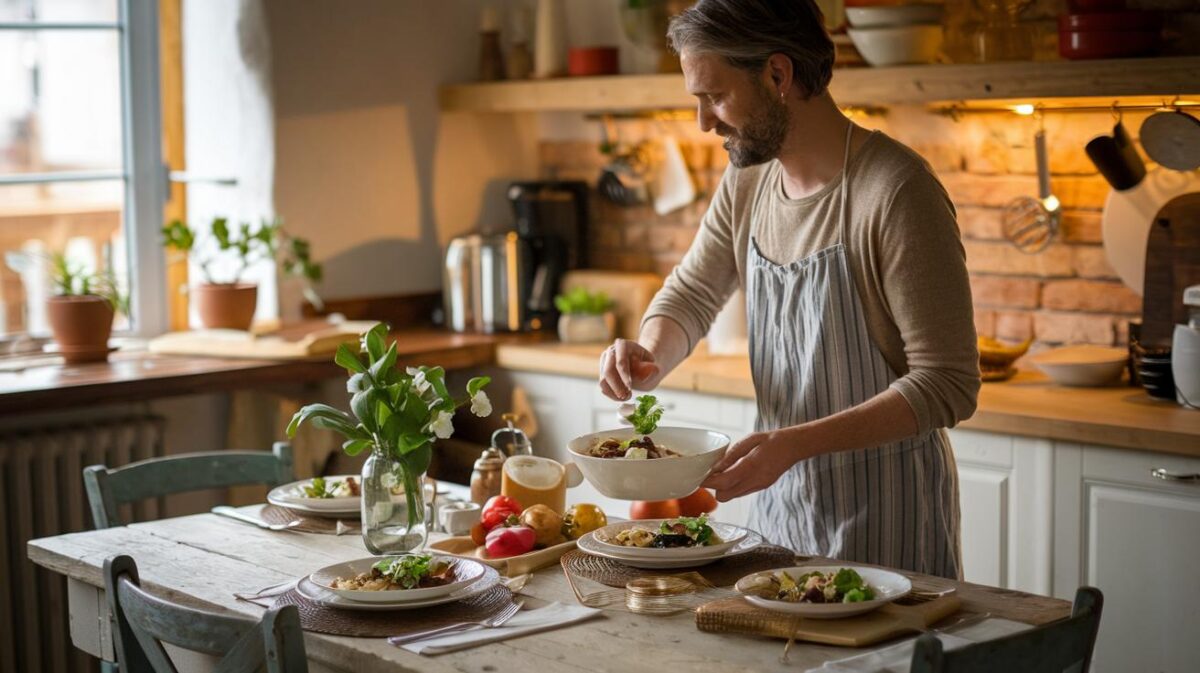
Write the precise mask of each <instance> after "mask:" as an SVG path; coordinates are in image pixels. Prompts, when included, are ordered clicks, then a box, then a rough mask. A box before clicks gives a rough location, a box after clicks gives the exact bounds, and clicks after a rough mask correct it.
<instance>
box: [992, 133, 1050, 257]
mask: <svg viewBox="0 0 1200 673" xmlns="http://www.w3.org/2000/svg"><path fill="white" fill-rule="evenodd" d="M1033 147H1034V151H1035V152H1036V154H1037V174H1038V198H1036V199H1035V198H1033V197H1032V196H1022V197H1019V198H1016V199H1013V200H1012V201H1010V202H1009V203H1008V205H1007V206H1005V207H1004V214H1003V217H1002V220H1001V223H1002V225H1003V229H1004V238H1006V239H1008V242H1009V243H1012V244H1013V246H1015V247H1016V248H1017V250H1020V251H1021V252H1023V253H1026V254H1030V255H1032V254H1034V253H1038V252H1041V251H1043V250H1045V249H1046V246H1048V245H1050V241H1052V240H1053V239H1054V235H1055V234H1056V233H1058V226H1059V220H1060V218H1061V215H1062V204H1061V203H1059V200H1058V197H1056V196H1054V195H1053V194H1051V193H1050V167H1049V162H1048V161H1047V159H1046V131H1045V129H1043V128H1039V129H1038V131H1037V133H1035V134H1034V135H1033Z"/></svg>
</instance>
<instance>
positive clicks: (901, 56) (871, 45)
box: [846, 24, 942, 66]
mask: <svg viewBox="0 0 1200 673" xmlns="http://www.w3.org/2000/svg"><path fill="white" fill-rule="evenodd" d="M846 32H847V33H848V34H849V35H850V39H851V40H852V41H853V42H854V46H855V48H857V49H858V51H859V53H861V54H862V57H863V58H864V59H866V61H867V63H870V64H871V65H873V66H887V65H901V64H905V63H933V62H934V61H936V60H937V58H938V52H939V51H941V48H942V27H941V26H940V25H938V24H921V25H915V26H887V27H882V28H849V29H847V30H846Z"/></svg>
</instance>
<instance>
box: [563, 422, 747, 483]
mask: <svg viewBox="0 0 1200 673" xmlns="http://www.w3.org/2000/svg"><path fill="white" fill-rule="evenodd" d="M639 436H640V435H638V434H637V433H636V432H634V430H633V428H619V429H616V430H604V431H602V432H594V433H591V434H588V435H583V436H581V437H576V438H575V439H572V440H571V441H569V442H567V450H568V451H569V452H570V454H571V460H572V462H574V463H575V465H577V466H578V467H579V471H580V472H582V473H583V477H584V479H587V480H588V482H589V483H590V484H591V485H592V486H595V487H596V490H597V491H600V493H601V494H602V495H605V496H608V497H609V498H616V499H618V500H671V499H673V498H683V497H686V496H689V495H691V494H692V493H695V492H696V489H698V488H700V483H701V482H703V481H704V478H705V477H707V476H708V472H709V470H711V469H712V466H713V465H714V464H715V463H716V462H717V461H718V460H719V459H720V458H721V456H723V455H725V450H726V449H728V448H729V436H728V435H723V434H721V433H719V432H713V431H711V430H700V429H697V428H668V427H660V428H658V429H657V430H655V431H654V434H652V435H650V438H651V439H652V440H654V443H655V444H661V445H663V446H665V447H667V448H669V449H672V450H673V451H676V452H678V453H680V454H683V455H680V456H675V457H671V458H655V459H653V460H629V459H625V458H596V457H593V456H590V455H588V449H589V448H591V446H592V445H593V444H595V443H596V442H599V441H603V440H605V439H609V438H612V439H616V440H618V441H624V440H626V439H634V438H636V437H639Z"/></svg>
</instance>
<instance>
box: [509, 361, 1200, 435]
mask: <svg viewBox="0 0 1200 673" xmlns="http://www.w3.org/2000/svg"><path fill="white" fill-rule="evenodd" d="M602 350H603V347H602V346H594V345H588V346H581V345H565V344H558V343H554V344H537V345H520V344H510V345H503V346H500V347H499V348H497V350H496V361H497V363H498V364H499V365H500V366H502V367H506V368H509V369H517V370H526V371H537V372H545V373H553V374H566V375H570V376H581V377H588V378H591V377H595V376H596V373H597V362H598V359H599V356H600V352H601V351H602ZM662 385H663V386H664V387H666V388H670V389H674V390H689V391H693V392H699V393H707V394H711V395H723V396H727V397H739V398H743V399H754V386H753V383H752V382H751V379H750V362H749V360H748V359H747V358H746V357H744V356H732V357H715V356H709V355H707V354H705V353H702V352H697V353H695V354H693V355H692V357H690V358H688V359H687V360H685V361H684V362H683V364H681V365H680V366H679V367H678V368H677V369H676V370H675V371H673V372H672V373H671V374H670V376H668V377H667V378H666V379H665V380H664V381H663V383H662ZM958 427H960V428H964V429H969V430H985V431H989V432H1000V433H1005V434H1011V435H1024V436H1030V437H1043V438H1049V439H1058V440H1064V441H1071V442H1082V443H1088V444H1101V445H1106V446H1119V447H1124V448H1130V449H1144V450H1151V451H1163V452H1166V453H1176V454H1181V455H1186V456H1196V457H1200V411H1195V410H1189V409H1184V408H1183V407H1180V406H1179V405H1177V404H1174V403H1172V402H1168V401H1164V400H1156V399H1153V398H1151V397H1150V396H1148V395H1147V394H1146V393H1145V392H1143V391H1142V390H1140V389H1137V388H1131V387H1128V386H1114V387H1109V388H1067V387H1063V386H1059V385H1055V384H1054V383H1052V382H1050V381H1049V380H1048V379H1047V378H1046V377H1045V376H1043V375H1042V374H1040V373H1037V372H1033V371H1024V370H1023V371H1021V372H1020V373H1018V374H1017V376H1016V377H1014V378H1013V379H1011V380H1009V381H1005V382H1002V383H985V384H983V389H982V391H981V392H980V394H979V407H978V409H977V410H976V412H975V415H974V416H973V417H971V418H970V419H968V420H966V421H964V422H963V423H961V424H960V425H959V426H958Z"/></svg>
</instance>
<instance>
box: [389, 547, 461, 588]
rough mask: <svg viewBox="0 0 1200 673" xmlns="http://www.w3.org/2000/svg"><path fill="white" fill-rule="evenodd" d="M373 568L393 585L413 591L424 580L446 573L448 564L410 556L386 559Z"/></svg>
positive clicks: (428, 558)
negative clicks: (430, 576)
mask: <svg viewBox="0 0 1200 673" xmlns="http://www.w3.org/2000/svg"><path fill="white" fill-rule="evenodd" d="M372 567H373V568H375V569H376V570H378V571H379V572H380V574H382V575H383V576H384V577H386V578H387V579H388V580H389V581H391V583H392V584H398V585H400V586H402V587H404V588H405V589H412V588H413V587H415V586H417V585H418V584H420V583H421V579H422V578H424V577H427V576H429V575H435V574H437V573H439V572H443V571H445V569H446V563H445V561H437V562H433V557H432V556H428V555H418V554H410V555H408V556H394V557H391V558H385V559H383V560H382V561H379V562H377V563H376V564H375V565H374V566H372Z"/></svg>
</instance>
